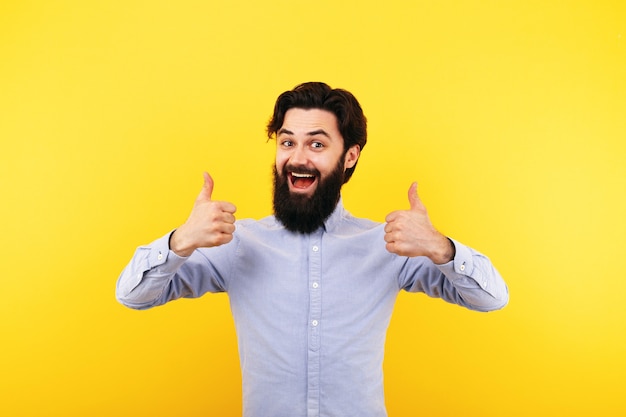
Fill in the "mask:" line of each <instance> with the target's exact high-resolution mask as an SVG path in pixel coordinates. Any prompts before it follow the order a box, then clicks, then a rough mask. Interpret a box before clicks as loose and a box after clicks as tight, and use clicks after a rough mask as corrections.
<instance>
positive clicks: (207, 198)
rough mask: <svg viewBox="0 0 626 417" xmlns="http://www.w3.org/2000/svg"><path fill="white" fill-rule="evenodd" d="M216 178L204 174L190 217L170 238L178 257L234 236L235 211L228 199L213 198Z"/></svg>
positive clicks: (171, 247)
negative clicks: (218, 199)
mask: <svg viewBox="0 0 626 417" xmlns="http://www.w3.org/2000/svg"><path fill="white" fill-rule="evenodd" d="M212 193H213V178H211V176H210V175H209V174H208V173H206V172H205V173H204V185H203V186H202V191H200V194H199V195H198V198H197V199H196V202H195V204H194V206H193V209H192V210H191V214H190V215H189V218H188V219H187V221H186V222H185V224H183V225H182V226H180V227H179V228H178V229H176V231H174V233H173V234H172V236H171V238H170V249H171V250H173V251H174V253H176V254H177V255H178V256H183V257H187V256H189V255H191V254H192V253H193V251H194V250H196V249H197V248H209V247H212V246H220V245H223V244H225V243H228V242H230V241H231V240H232V239H233V232H234V231H235V216H234V214H235V211H236V210H237V208H236V207H235V206H234V205H233V204H232V203H228V202H226V201H213V200H211V194H212Z"/></svg>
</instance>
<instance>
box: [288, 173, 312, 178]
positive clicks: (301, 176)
mask: <svg viewBox="0 0 626 417" xmlns="http://www.w3.org/2000/svg"><path fill="white" fill-rule="evenodd" d="M291 175H293V176H294V177H298V178H312V177H314V176H315V175H311V174H300V173H297V172H292V173H291Z"/></svg>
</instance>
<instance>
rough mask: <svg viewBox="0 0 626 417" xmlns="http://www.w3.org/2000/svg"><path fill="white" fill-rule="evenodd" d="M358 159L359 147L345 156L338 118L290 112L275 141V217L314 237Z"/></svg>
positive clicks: (297, 110) (324, 113) (313, 112)
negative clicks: (346, 172) (311, 233)
mask: <svg viewBox="0 0 626 417" xmlns="http://www.w3.org/2000/svg"><path fill="white" fill-rule="evenodd" d="M358 157H359V147H358V145H355V146H353V147H351V148H349V149H348V150H347V151H344V143H343V137H342V136H341V133H340V132H339V129H338V127H337V118H336V117H335V115H334V114H333V113H331V112H329V111H326V110H320V109H309V110H305V109H300V108H292V109H289V110H288V111H287V113H286V114H285V120H284V122H283V126H282V127H281V128H280V129H279V131H278V133H277V136H276V165H275V172H274V212H275V215H276V217H277V218H278V219H279V220H280V221H281V222H282V223H283V224H284V225H285V226H286V227H287V229H289V230H293V231H299V232H302V233H310V232H312V231H314V230H315V229H317V227H319V226H321V224H322V223H323V222H324V220H326V218H327V217H328V216H329V215H330V214H331V213H332V211H333V210H334V208H335V206H336V204H337V202H338V200H339V191H340V190H341V186H342V185H343V173H344V171H345V169H347V168H351V167H353V166H354V165H355V164H356V162H357V160H358Z"/></svg>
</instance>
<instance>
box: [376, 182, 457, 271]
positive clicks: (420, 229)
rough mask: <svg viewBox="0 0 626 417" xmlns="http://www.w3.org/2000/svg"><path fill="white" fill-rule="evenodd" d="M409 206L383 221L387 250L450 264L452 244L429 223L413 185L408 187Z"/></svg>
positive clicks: (390, 214)
mask: <svg viewBox="0 0 626 417" xmlns="http://www.w3.org/2000/svg"><path fill="white" fill-rule="evenodd" d="M409 205H410V208H409V210H397V211H394V212H392V213H389V214H388V215H387V217H386V219H385V221H386V222H387V224H386V225H385V242H387V245H386V248H387V250H388V251H389V252H391V253H395V254H396V255H400V256H409V257H413V256H427V257H429V258H430V259H431V260H432V261H433V262H434V263H436V264H444V263H446V262H449V261H451V260H452V259H453V258H454V252H455V250H454V245H453V244H452V242H451V241H450V240H449V239H448V238H447V237H445V236H444V235H442V234H441V233H439V231H437V229H435V227H434V226H433V225H432V223H431V222H430V219H429V218H428V213H427V211H426V207H425V206H424V203H422V200H420V198H419V196H418V195H417V183H416V182H414V183H413V184H411V187H410V188H409Z"/></svg>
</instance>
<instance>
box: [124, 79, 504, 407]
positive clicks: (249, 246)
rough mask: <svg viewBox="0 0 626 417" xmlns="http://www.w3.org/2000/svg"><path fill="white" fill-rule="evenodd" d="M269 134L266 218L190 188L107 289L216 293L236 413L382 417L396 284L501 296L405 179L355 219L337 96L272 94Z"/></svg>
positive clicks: (475, 303) (357, 144) (155, 296)
mask: <svg viewBox="0 0 626 417" xmlns="http://www.w3.org/2000/svg"><path fill="white" fill-rule="evenodd" d="M267 132H268V136H269V137H270V138H275V139H276V161H275V166H274V198H273V207H274V215H273V216H269V217H266V218H264V219H261V220H258V221H257V220H250V219H245V220H235V216H234V214H235V211H236V208H235V206H234V205H233V204H232V203H229V202H223V201H214V200H212V199H211V194H212V191H213V180H212V178H211V177H210V175H209V174H207V173H205V174H204V186H203V188H202V191H201V192H200V194H199V196H198V198H197V199H196V202H195V204H194V207H193V209H192V212H191V214H190V215H189V218H188V219H187V221H186V222H185V223H184V224H183V225H181V226H180V227H179V228H177V229H176V230H175V231H174V232H171V233H168V234H167V235H165V236H164V237H162V238H161V239H158V240H156V241H155V242H153V243H151V244H150V245H147V246H142V247H139V248H138V249H137V251H136V253H135V255H134V257H133V258H132V260H131V261H130V263H129V265H128V266H127V267H126V268H125V269H124V271H123V272H122V274H121V276H120V278H119V280H118V285H117V293H116V294H117V298H118V300H119V301H120V302H121V303H123V304H124V305H126V306H128V307H131V308H136V309H146V308H150V307H154V306H157V305H161V304H164V303H166V302H168V301H171V300H174V299H177V298H181V297H200V296H202V295H204V294H205V293H207V292H227V293H228V296H229V300H230V304H231V310H232V314H233V317H234V321H235V327H236V330H237V340H238V344H239V354H240V365H241V372H242V380H243V414H244V416H245V417H280V416H284V417H305V416H306V417H313V416H316V417H319V416H329V417H330V416H359V417H383V416H386V415H387V412H386V409H385V401H384V394H383V372H382V363H383V356H384V355H383V352H384V344H385V337H386V332H387V327H388V324H389V321H390V318H391V314H392V311H393V306H394V303H395V300H396V297H397V294H398V292H399V291H401V290H405V291H409V292H423V293H425V294H427V295H429V296H431V297H439V298H441V299H443V300H445V301H447V302H451V303H455V304H458V305H461V306H464V307H466V308H469V309H471V310H476V311H491V310H496V309H500V308H502V307H504V306H505V305H506V304H507V302H508V289H507V287H506V284H505V283H504V281H503V280H502V278H501V277H500V275H499V274H498V272H497V271H496V269H495V268H494V267H493V265H492V264H491V262H490V261H489V259H488V258H487V257H485V256H484V255H482V254H480V253H478V252H477V251H475V250H473V249H471V248H469V247H467V246H465V245H462V244H461V243H459V242H456V241H454V240H452V239H450V238H448V237H446V236H444V235H442V234H441V233H439V232H438V231H437V229H435V228H434V227H433V225H432V224H431V222H430V220H429V217H428V214H427V212H426V208H425V207H424V205H423V204H422V202H421V201H420V199H419V197H418V195H417V188H416V187H417V184H415V183H413V184H412V185H411V187H410V188H409V195H408V199H409V205H410V209H409V210H398V211H394V212H392V213H390V214H389V215H388V216H387V218H386V222H385V223H384V224H381V223H377V222H374V221H371V220H367V219H360V218H355V217H353V216H352V215H350V214H349V213H348V212H347V211H346V210H345V209H344V207H343V204H342V200H341V194H340V191H341V187H342V185H343V184H344V183H346V182H347V181H348V180H349V179H350V177H351V176H352V173H353V172H354V169H355V167H356V165H357V162H358V159H359V157H360V155H361V151H362V150H363V148H364V147H365V144H366V140H367V127H366V118H365V116H364V115H363V111H362V109H361V106H360V105H359V103H358V101H357V100H356V98H355V97H354V96H353V95H352V94H351V93H349V92H348V91H345V90H342V89H332V88H330V87H329V86H328V85H326V84H324V83H304V84H301V85H299V86H297V87H296V88H294V89H293V90H290V91H286V92H284V93H283V94H281V95H280V96H279V97H278V99H277V101H276V104H275V107H274V114H273V116H272V118H271V120H270V122H269V124H268V126H267Z"/></svg>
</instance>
